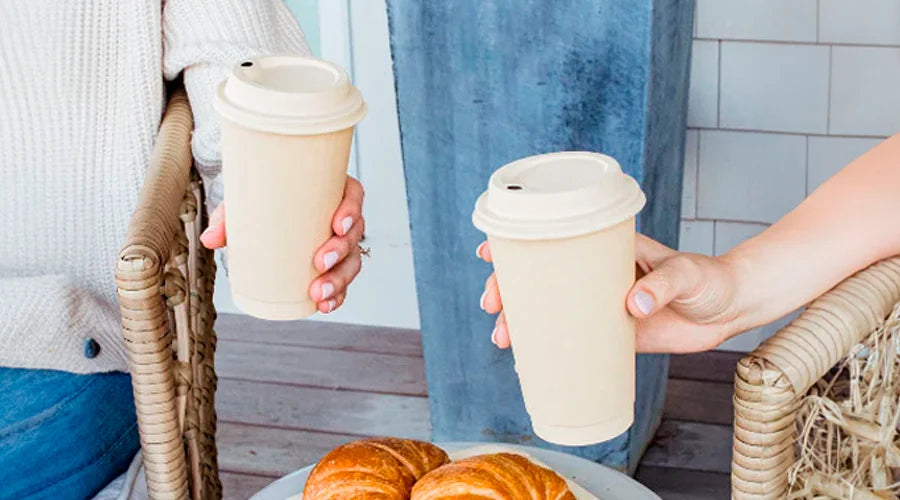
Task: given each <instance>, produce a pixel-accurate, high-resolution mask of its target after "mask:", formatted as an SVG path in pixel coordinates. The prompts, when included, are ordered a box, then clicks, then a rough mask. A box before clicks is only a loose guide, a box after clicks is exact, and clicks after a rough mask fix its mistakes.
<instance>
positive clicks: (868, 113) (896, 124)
mask: <svg viewBox="0 0 900 500" xmlns="http://www.w3.org/2000/svg"><path fill="white" fill-rule="evenodd" d="M833 50H834V53H833V55H832V61H831V116H830V123H831V127H830V129H829V132H830V133H832V134H847V135H877V136H885V135H892V134H895V133H897V132H900V48H887V47H834V49H833Z"/></svg>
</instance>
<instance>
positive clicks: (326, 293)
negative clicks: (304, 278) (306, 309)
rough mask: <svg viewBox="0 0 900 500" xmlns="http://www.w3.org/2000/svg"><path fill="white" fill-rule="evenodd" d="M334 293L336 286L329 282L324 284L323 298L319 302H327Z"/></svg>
mask: <svg viewBox="0 0 900 500" xmlns="http://www.w3.org/2000/svg"><path fill="white" fill-rule="evenodd" d="M332 293H334V285H332V284H331V283H330V282H328V281H326V282H325V283H322V298H321V299H319V300H325V299H327V298H328V297H331V294H332Z"/></svg>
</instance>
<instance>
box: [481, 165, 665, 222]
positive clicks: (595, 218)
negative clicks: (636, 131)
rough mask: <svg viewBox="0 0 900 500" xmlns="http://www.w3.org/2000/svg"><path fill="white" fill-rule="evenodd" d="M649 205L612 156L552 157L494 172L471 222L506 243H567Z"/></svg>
mask: <svg viewBox="0 0 900 500" xmlns="http://www.w3.org/2000/svg"><path fill="white" fill-rule="evenodd" d="M646 201H647V200H646V197H645V196H644V192H643V191H641V188H640V186H639V185H638V183H637V181H635V180H634V179H633V178H632V177H630V176H628V175H626V174H625V173H623V172H622V167H620V166H619V163H618V162H617V161H616V160H615V159H613V158H611V157H609V156H606V155H603V154H599V153H591V152H581V151H569V152H562V153H549V154H543V155H538V156H530V157H528V158H523V159H521V160H517V161H514V162H512V163H510V164H508V165H505V166H503V167H501V168H500V169H498V170H497V171H496V172H494V173H493V175H491V179H490V181H489V182H488V189H487V191H486V192H485V193H484V194H482V195H481V196H480V197H479V198H478V201H477V202H476V203H475V211H474V212H473V213H472V222H473V223H474V224H475V227H477V228H478V229H480V230H481V231H484V232H485V233H487V234H490V235H493V236H499V237H502V238H509V239H517V240H540V239H554V238H568V237H573V236H580V235H582V234H587V233H591V232H594V231H598V230H600V229H603V228H606V227H610V226H613V225H615V224H618V223H620V222H623V221H625V220H627V219H629V218H631V217H633V216H634V215H635V214H637V213H638V212H639V211H640V210H641V208H643V207H644V204H645V203H646Z"/></svg>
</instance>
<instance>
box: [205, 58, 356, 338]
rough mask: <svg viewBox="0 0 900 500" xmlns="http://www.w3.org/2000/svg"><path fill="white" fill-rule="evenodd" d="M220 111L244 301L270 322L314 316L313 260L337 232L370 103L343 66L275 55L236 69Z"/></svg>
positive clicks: (235, 279) (234, 272)
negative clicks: (355, 144) (357, 135)
mask: <svg viewBox="0 0 900 500" xmlns="http://www.w3.org/2000/svg"><path fill="white" fill-rule="evenodd" d="M214 104H215V108H216V110H217V111H218V113H219V114H220V115H221V117H222V170H223V175H224V185H225V186H224V187H225V201H226V203H227V204H228V217H227V218H226V221H225V224H226V226H227V227H226V232H227V234H228V247H227V252H228V267H229V281H230V283H231V291H232V296H233V298H234V301H235V303H236V304H237V306H238V307H239V308H241V309H242V310H243V311H244V312H246V313H248V314H251V315H253V316H256V317H260V318H265V319H278V320H287V319H299V318H304V317H307V316H310V315H311V314H313V313H314V312H315V311H316V310H317V305H316V303H315V301H313V300H312V299H311V298H310V297H309V295H308V293H307V291H308V289H309V285H310V283H311V282H312V281H313V279H315V278H316V277H317V276H318V275H319V271H318V270H317V269H316V267H315V265H314V262H313V257H314V255H315V252H316V250H317V249H318V248H319V247H320V246H321V245H322V244H323V243H325V241H327V240H328V238H329V237H330V236H331V235H332V228H331V219H332V216H333V215H334V211H335V209H336V208H337V207H338V204H339V203H340V200H341V197H342V195H343V192H344V184H345V181H346V175H347V163H348V160H349V155H350V144H351V142H352V139H353V127H354V126H355V125H356V124H357V123H358V122H359V121H360V120H362V118H363V117H364V116H365V113H366V105H365V103H364V102H363V99H362V96H361V95H360V93H359V91H358V90H357V89H356V88H355V87H353V85H351V84H350V80H349V77H348V76H347V72H346V71H344V70H343V69H342V68H340V67H338V66H336V65H334V64H331V63H328V62H326V61H322V60H319V59H314V58H310V57H295V56H267V57H260V58H256V59H251V60H248V61H245V62H244V63H242V64H240V65H238V66H236V67H235V68H234V69H233V71H232V72H231V74H230V75H229V76H228V78H227V79H226V81H225V82H223V83H222V84H221V85H220V86H219V88H218V91H217V93H216V96H215V100H214ZM286 220H287V221H290V224H289V229H288V228H286V225H285V223H284V222H285V221H286Z"/></svg>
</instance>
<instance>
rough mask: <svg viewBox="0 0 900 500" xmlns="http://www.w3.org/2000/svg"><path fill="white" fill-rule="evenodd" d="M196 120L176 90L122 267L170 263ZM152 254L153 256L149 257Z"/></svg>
mask: <svg viewBox="0 0 900 500" xmlns="http://www.w3.org/2000/svg"><path fill="white" fill-rule="evenodd" d="M193 127H194V120H193V116H192V114H191V108H190V105H189V104H188V99H187V95H186V94H185V92H184V90H183V89H178V90H176V91H175V92H174V93H173V94H172V97H171V98H170V99H169V103H168V106H167V108H166V113H165V116H164V117H163V120H162V124H161V126H160V129H159V133H158V135H157V138H156V144H155V145H154V147H153V153H152V155H151V157H150V166H149V168H148V169H147V174H146V176H145V177H144V185H143V187H142V189H141V194H140V197H139V198H138V203H137V208H136V209H135V211H134V213H133V214H132V215H131V221H130V222H129V224H128V232H127V233H126V235H125V244H124V246H123V248H122V251H121V252H120V254H119V257H120V259H119V260H120V264H119V266H120V268H121V267H123V266H125V267H128V264H129V263H133V264H134V265H138V266H140V265H141V264H142V260H143V259H144V258H146V257H153V258H155V259H159V262H157V264H159V265H162V264H164V263H165V262H166V260H167V258H168V255H169V251H170V249H171V247H172V240H173V238H174V237H175V235H176V234H177V232H178V225H179V223H180V222H179V214H180V212H181V203H182V200H183V199H184V193H185V190H187V188H188V183H189V182H190V172H191V165H192V157H191V131H192V129H193ZM148 252H149V254H148Z"/></svg>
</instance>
